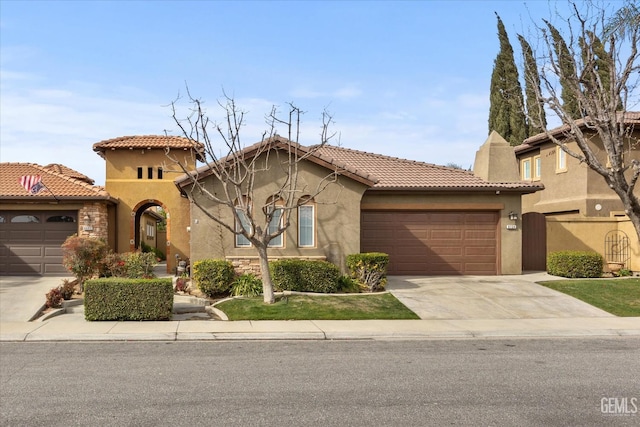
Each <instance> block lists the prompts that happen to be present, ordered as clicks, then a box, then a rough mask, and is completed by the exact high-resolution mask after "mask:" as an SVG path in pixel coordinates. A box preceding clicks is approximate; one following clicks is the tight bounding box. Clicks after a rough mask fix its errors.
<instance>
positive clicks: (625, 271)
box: [618, 268, 633, 277]
mask: <svg viewBox="0 0 640 427" xmlns="http://www.w3.org/2000/svg"><path fill="white" fill-rule="evenodd" d="M618 275H619V276H620V277H627V276H633V272H632V271H631V270H629V269H627V268H621V269H620V271H618Z"/></svg>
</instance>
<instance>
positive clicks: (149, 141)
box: [93, 135, 204, 157]
mask: <svg viewBox="0 0 640 427" xmlns="http://www.w3.org/2000/svg"><path fill="white" fill-rule="evenodd" d="M154 148H163V149H164V148H174V149H181V150H188V149H196V150H197V151H198V153H201V152H202V150H203V148H204V145H203V144H201V143H199V142H195V141H193V140H191V139H188V138H185V137H181V136H168V135H133V136H120V137H118V138H112V139H106V140H104V141H100V142H96V143H95V144H93V151H95V152H96V153H98V154H100V155H101V156H103V157H104V152H105V151H107V150H128V149H149V150H151V149H154Z"/></svg>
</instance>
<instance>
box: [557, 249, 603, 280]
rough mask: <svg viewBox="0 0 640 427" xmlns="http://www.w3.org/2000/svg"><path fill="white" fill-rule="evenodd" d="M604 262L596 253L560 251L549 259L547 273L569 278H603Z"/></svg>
mask: <svg viewBox="0 0 640 427" xmlns="http://www.w3.org/2000/svg"><path fill="white" fill-rule="evenodd" d="M603 264H604V260H603V258H602V255H600V254H598V253H596V252H586V251H559V252H551V253H550V254H549V256H548V257H547V272H548V273H549V274H552V275H554V276H560V277H569V278H578V277H580V278H594V277H602V271H603Z"/></svg>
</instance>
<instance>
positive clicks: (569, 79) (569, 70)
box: [544, 21, 582, 120]
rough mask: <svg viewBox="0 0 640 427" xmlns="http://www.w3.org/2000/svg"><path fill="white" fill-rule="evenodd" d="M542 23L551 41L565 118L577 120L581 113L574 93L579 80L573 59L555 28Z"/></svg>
mask: <svg viewBox="0 0 640 427" xmlns="http://www.w3.org/2000/svg"><path fill="white" fill-rule="evenodd" d="M544 22H545V23H546V24H547V27H548V28H549V32H550V33H551V39H552V40H553V50H554V53H555V55H556V61H555V65H556V66H557V67H558V69H557V71H556V73H557V75H558V77H559V78H560V85H561V86H562V92H561V93H560V98H561V99H562V108H563V109H564V111H565V113H566V115H567V116H569V117H571V118H573V119H574V120H577V119H579V118H580V117H582V112H581V111H580V104H579V103H578V98H577V96H576V93H577V92H578V91H579V90H580V80H579V77H578V76H577V73H576V64H575V58H574V57H573V55H572V54H571V51H569V48H568V47H567V44H566V43H565V41H564V39H563V38H562V36H561V35H560V32H559V31H558V30H557V29H556V27H554V26H553V25H551V23H549V22H548V21H544Z"/></svg>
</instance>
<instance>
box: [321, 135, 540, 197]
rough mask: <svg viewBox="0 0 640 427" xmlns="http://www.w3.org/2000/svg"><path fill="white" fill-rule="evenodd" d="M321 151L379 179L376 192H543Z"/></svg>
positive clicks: (393, 160)
mask: <svg viewBox="0 0 640 427" xmlns="http://www.w3.org/2000/svg"><path fill="white" fill-rule="evenodd" d="M319 152H320V153H321V154H322V155H323V156H325V157H328V158H331V159H333V160H334V161H336V162H341V163H344V164H347V165H349V166H350V167H352V168H355V169H356V170H358V171H362V172H363V173H368V174H371V175H373V176H375V177H377V179H378V182H377V183H376V184H375V185H374V186H373V189H379V190H391V189H393V190H400V189H406V190H458V191H461V190H469V189H487V190H496V189H505V190H509V189H512V190H523V189H524V190H531V191H536V190H538V189H539V185H538V184H534V183H529V182H505V183H496V182H487V181H484V180H482V179H481V178H478V177H477V176H475V175H474V174H473V172H469V171H466V170H462V169H454V168H449V167H445V166H438V165H434V164H431V163H424V162H418V161H413V160H406V159H400V158H397V157H389V156H383V155H380V154H374V153H368V152H365V151H358V150H352V149H348V148H343V147H336V146H332V145H325V146H324V147H321V148H320V149H319Z"/></svg>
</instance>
